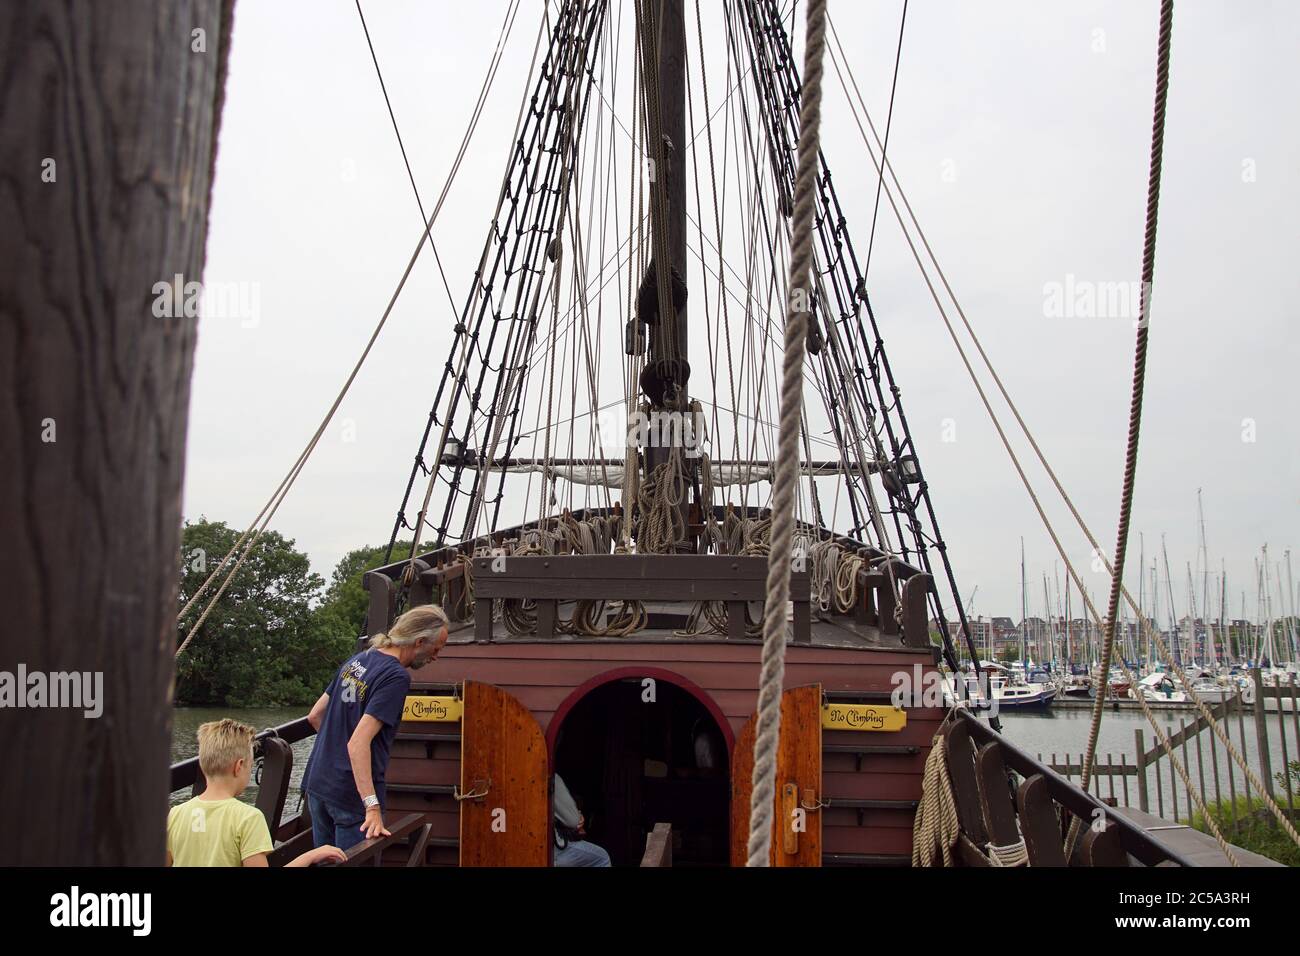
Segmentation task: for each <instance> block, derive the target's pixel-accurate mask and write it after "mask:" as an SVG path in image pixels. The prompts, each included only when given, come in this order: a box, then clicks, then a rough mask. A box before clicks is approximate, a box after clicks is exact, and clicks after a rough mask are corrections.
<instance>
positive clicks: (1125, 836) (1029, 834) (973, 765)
mask: <svg viewBox="0 0 1300 956" xmlns="http://www.w3.org/2000/svg"><path fill="white" fill-rule="evenodd" d="M941 733H942V734H943V735H944V738H945V741H946V744H947V748H948V776H949V779H950V780H951V782H952V790H953V800H954V802H955V803H956V806H957V817H958V822H959V826H960V829H961V837H960V839H959V841H958V848H957V851H958V857H959V860H960V862H961V863H962V864H963V865H965V866H989V865H991V863H990V859H989V855H988V852H986V851H987V848H989V847H990V846H996V847H1002V848H1006V847H1014V846H1015V845H1017V844H1018V843H1020V842H1021V841H1022V840H1023V843H1024V853H1025V857H1026V859H1027V862H1028V865H1029V866H1066V865H1075V866H1080V865H1082V866H1131V865H1133V864H1134V862H1136V863H1137V864H1138V865H1144V866H1160V865H1165V866H1171V865H1172V866H1191V865H1192V863H1191V862H1190V861H1189V860H1188V859H1187V858H1186V857H1184V856H1182V855H1181V854H1179V853H1178V852H1177V851H1175V850H1173V849H1171V848H1170V847H1168V846H1166V845H1165V844H1163V843H1161V842H1159V841H1157V840H1156V839H1155V838H1154V837H1152V836H1151V835H1150V834H1149V833H1147V832H1146V831H1145V830H1144V829H1142V828H1141V827H1140V826H1138V825H1137V824H1135V823H1134V822H1133V821H1131V820H1129V819H1128V818H1127V817H1125V816H1124V815H1123V814H1122V813H1120V812H1119V811H1118V810H1117V809H1115V808H1114V807H1111V806H1108V805H1106V804H1105V803H1103V802H1102V801H1101V800H1100V799H1098V798H1096V797H1094V796H1093V795H1092V794H1089V793H1088V792H1087V791H1085V790H1083V789H1081V788H1079V787H1078V786H1076V785H1075V784H1073V783H1071V782H1070V781H1068V780H1066V779H1065V778H1064V777H1061V776H1060V775H1059V774H1057V773H1056V772H1054V771H1053V770H1052V769H1050V768H1049V767H1047V766H1046V765H1045V764H1043V763H1041V762H1039V761H1038V760H1035V759H1034V758H1033V757H1032V756H1030V755H1029V754H1028V753H1026V752H1025V751H1023V750H1021V749H1020V748H1019V747H1017V746H1016V745H1015V744H1013V743H1011V742H1010V741H1009V740H1007V739H1006V737H1004V736H1003V735H1002V734H999V733H998V732H996V731H995V730H993V729H992V728H991V727H989V726H988V725H987V724H986V723H984V722H982V721H981V720H980V719H979V718H978V717H976V716H975V715H974V714H971V713H969V712H967V711H964V710H959V711H958V712H957V714H956V716H955V718H954V719H953V720H951V721H950V722H949V723H948V724H947V725H946V726H945V727H944V729H943V730H942V731H941ZM1017 777H1018V778H1019V782H1018V783H1016V778H1017ZM1013 786H1014V797H1013V789H1012V788H1013ZM1075 819H1078V820H1079V838H1078V841H1077V843H1076V847H1075V854H1074V857H1073V858H1072V859H1071V860H1069V861H1067V860H1066V857H1065V848H1064V847H1065V834H1066V832H1067V831H1068V829H1069V827H1070V824H1071V823H1072V822H1073V821H1074V820H1075Z"/></svg>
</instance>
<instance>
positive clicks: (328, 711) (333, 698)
mask: <svg viewBox="0 0 1300 956" xmlns="http://www.w3.org/2000/svg"><path fill="white" fill-rule="evenodd" d="M410 688H411V675H410V673H408V672H407V670H406V668H405V667H403V666H402V665H401V664H400V663H399V662H398V660H397V658H395V657H393V656H392V655H390V654H384V653H381V652H379V651H376V650H365V651H362V652H361V653H360V654H356V655H354V656H353V657H351V658H349V659H348V660H347V662H346V663H345V664H344V665H343V666H342V667H340V668H339V672H338V674H337V675H336V676H335V678H334V680H333V681H332V682H331V683H330V685H329V687H328V688H326V690H325V693H326V694H328V695H329V705H328V706H327V707H326V708H325V715H324V717H322V718H321V724H320V730H319V731H318V732H317V734H316V746H315V747H314V748H313V749H312V754H311V761H310V763H309V764H308V766H307V772H306V774H304V776H303V783H302V788H303V790H305V791H306V792H307V794H308V795H309V796H312V797H318V798H320V799H321V800H323V801H324V802H325V803H326V804H328V805H329V806H330V807H331V808H333V809H334V810H335V811H337V813H331V814H330V816H331V817H332V818H334V819H335V820H338V819H339V818H340V815H341V816H342V817H344V818H347V819H351V817H352V815H354V814H355V816H356V817H357V818H358V821H359V820H360V819H361V818H363V817H365V815H366V811H365V806H364V805H363V804H362V803H361V794H359V793H357V784H356V781H355V780H354V779H353V777H352V761H351V760H350V759H349V757H348V741H349V740H351V739H352V734H353V732H354V731H355V730H356V729H357V724H359V723H360V722H361V718H362V717H363V716H364V715H366V714H369V715H370V716H371V717H374V718H375V719H376V720H378V721H379V722H380V723H382V724H383V727H382V729H381V730H380V731H379V733H377V734H375V736H374V739H373V740H372V741H371V743H370V775H371V779H372V780H373V782H374V785H375V795H376V796H377V797H379V803H380V805H381V806H382V805H384V803H385V799H384V798H385V794H384V774H385V772H386V771H387V769H388V754H389V751H390V750H391V749H392V746H393V737H395V736H396V735H397V725H398V724H399V723H401V721H402V707H403V706H404V705H405V703H406V694H407V691H409V690H410ZM359 825H360V823H358V826H359ZM335 845H336V846H339V847H340V848H342V845H341V844H335Z"/></svg>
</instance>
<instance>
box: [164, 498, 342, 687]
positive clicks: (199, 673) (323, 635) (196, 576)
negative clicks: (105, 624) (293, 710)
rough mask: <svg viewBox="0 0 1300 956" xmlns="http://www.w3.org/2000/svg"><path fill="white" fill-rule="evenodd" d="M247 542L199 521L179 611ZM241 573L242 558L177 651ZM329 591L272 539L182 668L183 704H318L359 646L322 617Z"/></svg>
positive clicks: (298, 556) (185, 627) (186, 626)
mask: <svg viewBox="0 0 1300 956" xmlns="http://www.w3.org/2000/svg"><path fill="white" fill-rule="evenodd" d="M238 538H239V533H238V532H237V531H235V530H234V529H232V528H229V527H227V526H226V524H225V523H224V522H220V521H208V520H207V519H206V518H200V519H199V520H198V521H197V522H194V523H193V524H190V523H186V525H185V527H184V528H182V530H181V554H180V561H181V582H180V604H179V606H178V607H184V606H185V603H186V602H187V601H188V600H189V599H190V597H191V596H192V595H193V594H194V593H195V591H196V590H197V589H198V588H199V587H200V586H201V585H202V583H203V582H204V581H205V580H207V578H208V576H209V575H210V574H211V573H212V572H213V571H215V570H216V568H217V565H218V564H220V562H221V559H222V558H223V557H224V556H225V555H226V554H227V553H228V552H229V551H230V549H231V548H232V547H234V545H235V542H236V541H237V540H238ZM233 564H234V559H232V561H231V564H230V565H227V567H226V568H225V569H223V571H222V575H221V576H219V577H218V578H217V580H215V581H214V582H213V585H212V587H211V588H209V590H208V591H206V592H204V595H203V597H202V598H200V599H199V601H197V602H196V603H195V606H194V607H193V608H192V609H191V610H190V613H189V614H187V615H186V618H185V620H184V621H183V622H181V625H180V627H179V629H178V633H177V643H178V644H179V642H180V641H181V640H183V639H184V637H185V635H186V634H188V633H189V630H190V628H191V627H192V626H193V625H194V623H195V622H196V621H197V620H198V618H199V616H200V615H201V614H202V613H203V608H205V607H206V606H207V604H208V602H209V601H211V599H212V597H213V596H214V595H215V593H216V589H217V588H218V587H219V586H220V581H221V580H222V579H223V578H224V576H225V574H227V573H228V572H229V571H230V568H231V567H232V566H233ZM324 583H325V582H324V581H323V579H322V578H321V576H320V575H319V574H315V573H314V572H312V570H311V565H310V563H309V561H308V559H307V555H305V554H303V553H302V552H300V551H298V550H296V549H295V548H294V542H293V541H292V540H291V539H286V538H284V537H283V536H281V535H280V534H278V533H276V532H274V531H268V532H266V533H265V534H263V535H262V537H261V539H260V540H259V541H258V543H257V546H256V547H255V548H254V549H253V551H252V553H251V554H249V556H248V558H247V560H246V561H245V562H244V564H243V565H242V566H241V567H240V569H239V570H238V571H237V572H236V573H235V576H234V578H233V580H232V581H231V582H230V585H229V587H227V588H226V591H225V593H224V594H223V595H222V597H221V600H220V601H219V602H218V603H217V604H216V606H215V607H214V608H213V609H212V613H211V614H209V615H208V618H207V620H206V621H204V623H203V627H202V629H201V630H200V631H199V633H198V634H196V635H195V637H194V639H193V641H192V642H191V643H190V646H189V647H188V648H187V649H186V651H185V653H184V654H183V655H182V656H181V658H180V659H179V660H178V661H177V666H176V702H177V703H181V704H198V705H217V706H230V707H252V706H280V705H294V704H308V703H311V702H312V701H314V700H315V699H316V697H317V696H318V695H319V694H320V691H321V689H322V688H323V687H325V685H326V684H328V683H329V681H330V679H331V678H332V676H333V674H334V671H335V669H336V668H337V667H338V664H339V661H340V660H342V659H343V658H344V657H345V656H346V655H347V652H348V651H349V650H350V649H351V646H352V641H351V639H349V638H346V637H344V636H342V635H341V634H340V633H339V632H338V630H337V629H336V628H333V627H331V626H328V625H329V622H328V621H327V620H322V619H320V617H319V615H318V614H317V613H316V612H315V611H314V610H313V603H314V602H316V601H317V600H319V598H320V595H321V589H322V587H323V586H324ZM354 637H355V635H354Z"/></svg>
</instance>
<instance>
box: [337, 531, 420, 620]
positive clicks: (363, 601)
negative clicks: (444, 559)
mask: <svg viewBox="0 0 1300 956" xmlns="http://www.w3.org/2000/svg"><path fill="white" fill-rule="evenodd" d="M387 550H388V546H387V545H382V544H381V545H374V546H367V547H363V548H356V549H354V550H352V551H349V552H348V553H347V554H345V555H343V557H342V558H340V559H339V563H338V565H337V566H336V567H335V568H334V573H333V574H332V575H330V583H329V586H328V587H327V588H326V590H325V599H324V600H323V601H322V602H321V606H320V608H319V609H318V611H317V616H318V617H319V618H320V622H321V626H322V627H325V628H328V629H329V630H330V631H331V632H332V633H334V634H336V635H338V636H339V637H340V638H343V637H347V638H348V639H350V640H355V639H356V637H357V636H358V635H359V634H364V633H365V629H366V611H367V609H368V608H369V607H370V594H369V592H368V591H366V589H365V587H364V586H363V585H362V583H361V579H362V578H363V577H364V576H365V573H366V572H367V571H373V570H374V569H375V568H377V567H380V566H381V565H382V564H383V563H384V553H385V552H386V551H387ZM410 553H411V542H410V541H399V542H397V543H396V544H395V545H393V552H392V556H391V557H390V558H389V563H392V562H394V561H400V560H401V559H402V558H404V557H406V556H408V555H409V554H410Z"/></svg>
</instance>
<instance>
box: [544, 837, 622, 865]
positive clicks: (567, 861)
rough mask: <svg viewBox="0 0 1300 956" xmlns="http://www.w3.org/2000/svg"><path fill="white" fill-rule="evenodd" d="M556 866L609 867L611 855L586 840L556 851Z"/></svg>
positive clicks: (577, 841) (572, 843)
mask: <svg viewBox="0 0 1300 956" xmlns="http://www.w3.org/2000/svg"><path fill="white" fill-rule="evenodd" d="M555 865H556V866H609V865H610V863H609V854H608V853H606V852H605V850H604V849H603V848H602V847H599V846H597V845H596V844H594V843H588V842H587V841H586V840H574V841H572V842H570V843H567V844H565V847H564V849H562V850H556V851H555Z"/></svg>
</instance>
